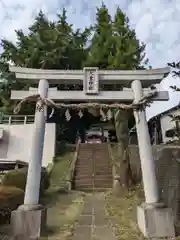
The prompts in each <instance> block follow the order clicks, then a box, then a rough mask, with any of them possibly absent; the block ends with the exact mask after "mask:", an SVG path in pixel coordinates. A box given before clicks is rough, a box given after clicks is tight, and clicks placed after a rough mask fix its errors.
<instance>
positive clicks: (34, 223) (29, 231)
mask: <svg viewBox="0 0 180 240" xmlns="http://www.w3.org/2000/svg"><path fill="white" fill-rule="evenodd" d="M46 219H47V209H46V208H44V207H43V206H41V207H40V205H37V207H35V206H32V207H31V206H25V205H22V206H20V208H19V209H17V210H15V211H13V212H12V214H11V231H12V240H30V239H32V240H39V239H40V236H41V234H42V233H43V232H44V231H45V229H46Z"/></svg>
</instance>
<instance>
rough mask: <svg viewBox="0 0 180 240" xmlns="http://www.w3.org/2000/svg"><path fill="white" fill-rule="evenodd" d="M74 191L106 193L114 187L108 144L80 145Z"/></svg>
mask: <svg viewBox="0 0 180 240" xmlns="http://www.w3.org/2000/svg"><path fill="white" fill-rule="evenodd" d="M73 185H74V189H76V190H80V191H104V190H106V189H108V188H111V187H112V166H111V159H110V156H109V151H108V145H107V143H101V144H89V143H86V144H85V143H83V144H80V149H79V155H78V159H77V162H76V166H75V173H74V184H73Z"/></svg>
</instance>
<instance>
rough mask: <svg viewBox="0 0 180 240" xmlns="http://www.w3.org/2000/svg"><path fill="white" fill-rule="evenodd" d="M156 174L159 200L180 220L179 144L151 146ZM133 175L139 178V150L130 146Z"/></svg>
mask: <svg viewBox="0 0 180 240" xmlns="http://www.w3.org/2000/svg"><path fill="white" fill-rule="evenodd" d="M153 151H154V159H155V165H156V176H157V180H158V185H159V194H160V198H161V200H162V201H163V202H164V203H166V204H167V205H168V206H169V207H171V208H172V209H173V212H174V216H175V220H176V221H178V222H179V220H180V146H164V145H162V146H161V145H160V146H155V147H153ZM130 161H131V167H132V170H133V175H134V177H135V178H136V180H141V167H140V158H139V150H138V147H137V146H130Z"/></svg>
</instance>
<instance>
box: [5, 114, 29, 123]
mask: <svg viewBox="0 0 180 240" xmlns="http://www.w3.org/2000/svg"><path fill="white" fill-rule="evenodd" d="M28 123H34V115H2V116H1V118H0V124H28Z"/></svg>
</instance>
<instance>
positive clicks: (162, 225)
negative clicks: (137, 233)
mask: <svg viewBox="0 0 180 240" xmlns="http://www.w3.org/2000/svg"><path fill="white" fill-rule="evenodd" d="M137 219H138V226H139V229H140V230H141V232H142V233H143V235H144V237H146V238H155V239H156V238H168V237H173V238H174V237H175V228H174V217H173V213H172V210H171V209H170V208H167V207H165V206H164V205H163V204H160V203H158V204H155V205H149V204H142V205H141V206H138V208H137Z"/></svg>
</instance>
